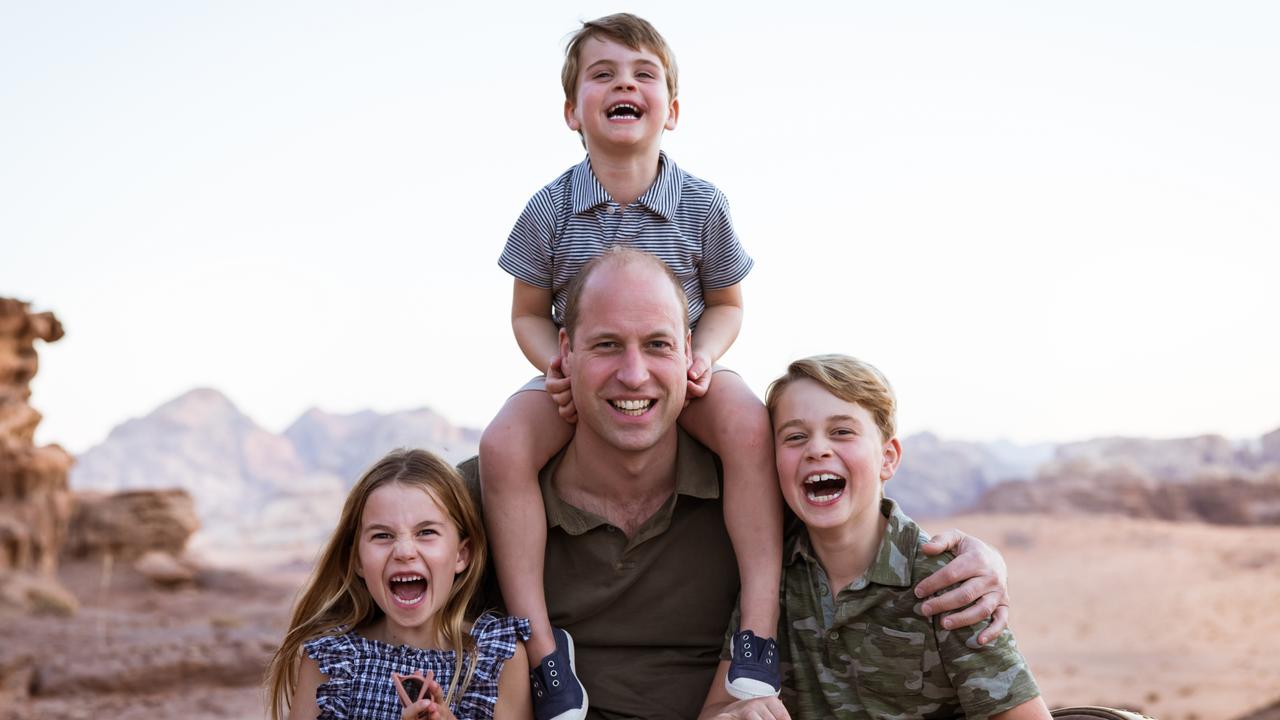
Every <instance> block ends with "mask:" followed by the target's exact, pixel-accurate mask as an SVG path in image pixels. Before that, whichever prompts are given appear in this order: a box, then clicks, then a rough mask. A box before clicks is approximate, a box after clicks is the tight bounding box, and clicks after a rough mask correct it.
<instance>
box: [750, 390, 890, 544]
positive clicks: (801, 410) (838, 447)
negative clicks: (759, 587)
mask: <svg viewBox="0 0 1280 720" xmlns="http://www.w3.org/2000/svg"><path fill="white" fill-rule="evenodd" d="M773 427H774V431H773V438H774V448H775V450H776V455H777V459H778V483H779V486H780V487H781V489H782V497H783V498H784V499H785V500H786V501H787V505H789V506H791V509H792V510H793V511H794V512H795V514H796V515H797V516H799V518H800V519H801V520H802V521H803V522H804V524H805V525H806V526H808V527H809V528H810V529H835V528H841V527H844V526H846V525H847V524H849V523H856V522H861V521H869V520H870V519H871V518H874V517H875V516H876V513H878V512H879V505H880V487H881V485H882V484H883V483H884V481H886V480H888V479H889V478H891V477H893V473H894V470H896V469H897V467H898V458H899V455H900V453H901V449H900V446H899V444H898V440H897V438H891V439H890V440H888V441H885V440H884V439H883V438H881V437H880V429H879V428H878V427H877V426H876V423H875V418H874V417H872V415H871V413H870V412H869V411H868V410H867V409H866V408H864V407H862V406H861V405H859V404H857V403H851V402H846V401H844V400H841V399H840V398H838V397H836V396H835V395H832V394H831V393H830V392H828V391H827V389H826V388H825V387H823V386H822V385H819V384H818V383H816V382H814V381H813V380H808V379H803V380H796V381H794V382H792V383H791V384H790V385H788V386H787V387H786V389H785V390H783V392H782V397H781V398H780V399H779V401H778V404H777V407H776V408H775V409H774V413H773Z"/></svg>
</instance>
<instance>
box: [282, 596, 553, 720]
mask: <svg viewBox="0 0 1280 720" xmlns="http://www.w3.org/2000/svg"><path fill="white" fill-rule="evenodd" d="M471 637H473V638H475V641H476V644H475V652H474V653H468V654H467V665H465V666H464V667H463V677H464V678H465V677H466V671H467V666H469V665H470V663H472V662H474V663H475V664H476V671H475V674H474V675H473V676H472V678H471V685H470V687H468V688H467V691H466V692H465V693H462V694H461V696H460V697H456V698H454V700H453V702H452V703H450V705H449V710H450V711H452V712H453V714H454V715H455V716H457V717H459V718H464V719H465V720H477V719H483V718H492V717H493V708H494V705H495V704H496V703H497V702H498V675H499V674H500V673H501V672H502V664H503V663H504V662H506V661H507V660H508V659H510V658H511V656H512V655H513V654H514V653H515V651H516V640H517V638H518V639H520V640H528V639H529V621H528V620H525V619H524V618H516V617H504V616H501V615H496V614H494V613H485V614H483V615H481V616H480V617H478V618H476V621H475V623H473V624H472V626H471ZM303 647H304V648H305V649H306V653H307V655H308V656H309V657H310V658H311V659H312V660H315V661H316V663H318V664H319V665H320V672H322V673H324V674H325V676H326V677H327V678H328V679H327V680H326V681H325V682H324V683H322V684H321V685H320V687H319V688H317V689H316V704H317V705H318V706H319V707H320V718H319V720H345V719H346V718H375V719H378V718H386V719H387V720H398V718H399V717H400V712H401V710H402V708H401V705H400V696H399V695H397V694H396V687H395V682H394V681H393V680H392V679H391V673H393V672H398V673H400V674H401V675H408V674H410V673H412V672H413V671H415V670H421V671H422V672H423V674H426V672H427V671H428V670H430V671H431V672H433V673H435V678H436V682H438V683H440V686H441V687H442V688H444V690H445V692H448V691H449V683H450V682H451V681H452V680H453V671H454V662H455V655H454V652H453V651H452V650H423V649H421V648H416V647H410V646H408V645H388V644H387V643H384V642H378V641H377V640H370V639H368V638H366V637H364V636H362V635H360V634H359V633H354V632H347V633H344V634H342V635H326V636H324V637H318V638H316V639H314V640H311V641H309V642H307V643H306V644H305V645H304V646H303Z"/></svg>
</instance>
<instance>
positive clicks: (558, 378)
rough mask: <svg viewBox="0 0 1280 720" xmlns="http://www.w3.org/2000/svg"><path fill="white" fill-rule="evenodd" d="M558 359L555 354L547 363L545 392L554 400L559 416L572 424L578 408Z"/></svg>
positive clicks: (574, 421) (576, 417)
mask: <svg viewBox="0 0 1280 720" xmlns="http://www.w3.org/2000/svg"><path fill="white" fill-rule="evenodd" d="M560 361H561V358H560V356H559V355H557V356H555V357H553V358H551V363H550V364H548V365H547V394H549V395H551V399H552V400H555V401H556V407H557V408H559V410H560V417H562V418H564V421H565V422H567V423H569V424H570V425H572V424H574V423H576V422H578V409H577V408H576V407H574V405H573V389H572V388H570V387H569V378H567V377H565V376H564V368H563V367H562V366H561V364H560Z"/></svg>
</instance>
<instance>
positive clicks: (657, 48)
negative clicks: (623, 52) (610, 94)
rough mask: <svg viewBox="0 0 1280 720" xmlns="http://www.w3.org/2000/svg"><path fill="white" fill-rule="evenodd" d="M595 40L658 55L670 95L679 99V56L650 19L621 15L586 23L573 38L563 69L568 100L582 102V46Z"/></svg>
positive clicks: (562, 79)
mask: <svg viewBox="0 0 1280 720" xmlns="http://www.w3.org/2000/svg"><path fill="white" fill-rule="evenodd" d="M593 37H599V38H607V39H609V40H613V41H614V42H617V43H621V44H623V45H626V46H627V47H629V48H631V49H632V50H648V51H649V52H651V53H653V54H654V55H657V56H658V59H659V60H661V61H662V69H663V71H664V74H666V76H667V95H669V96H670V98H671V99H672V100H674V99H675V97H676V91H677V90H678V89H679V83H678V82H676V75H677V70H676V56H675V53H673V52H671V47H670V46H669V45H667V41H666V40H664V39H663V38H662V35H660V34H659V33H658V31H657V30H656V29H654V27H653V26H652V25H650V24H649V21H648V20H645V19H644V18H639V17H636V16H635V15H632V14H631V13H617V14H615V15H606V16H604V17H602V18H597V19H595V20H588V21H586V22H584V23H582V28H581V29H580V30H578V31H577V32H576V33H574V34H573V37H571V38H569V45H568V47H566V48H565V50H564V67H563V68H561V69H560V82H561V83H562V84H563V85H564V99H565V100H567V101H569V103H571V104H575V105H576V104H577V102H578V73H579V72H581V70H582V68H580V67H578V64H579V62H580V60H581V57H582V44H583V43H585V42H586V41H587V40H589V39H591V38H593Z"/></svg>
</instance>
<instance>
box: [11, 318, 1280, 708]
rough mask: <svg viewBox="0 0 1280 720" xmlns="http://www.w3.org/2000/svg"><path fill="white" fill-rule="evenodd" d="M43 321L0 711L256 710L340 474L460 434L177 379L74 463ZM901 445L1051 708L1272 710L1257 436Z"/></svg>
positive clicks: (1275, 535) (15, 504)
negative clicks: (175, 387)
mask: <svg viewBox="0 0 1280 720" xmlns="http://www.w3.org/2000/svg"><path fill="white" fill-rule="evenodd" d="M61 334H62V329H61V326H60V325H59V324H58V322H57V320H56V318H54V317H53V316H52V315H51V314H49V313H33V312H31V310H30V308H29V307H27V306H26V305H25V304H23V303H19V302H17V301H12V300H2V299H0V637H2V638H3V642H0V720H34V719H36V718H54V717H57V718H100V717H109V718H121V719H125V720H127V719H131V718H139V719H140V718H152V717H157V716H172V715H181V716H183V717H188V718H196V719H212V718H257V717H262V716H263V714H264V713H263V697H262V691H261V677H262V673H263V670H264V668H265V665H266V663H267V661H268V659H269V658H270V656H271V654H272V652H273V651H274V650H275V647H276V644H277V643H278V640H279V638H280V637H281V635H282V633H283V629H284V626H285V623H286V621H287V616H288V613H289V610H290V604H291V602H292V599H293V595H294V593H295V592H296V590H297V588H298V587H299V584H300V583H301V582H302V580H303V579H304V577H305V575H306V573H307V571H308V568H309V564H310V562H311V559H312V558H313V556H314V554H315V552H316V550H317V549H318V545H319V542H320V540H321V539H322V538H323V537H324V535H325V533H327V531H328V526H329V523H330V522H331V517H332V515H333V513H334V512H336V503H338V502H340V500H341V497H342V495H343V493H344V492H345V487H346V483H349V482H350V481H351V478H353V477H354V473H355V472H356V471H354V470H353V468H359V467H361V466H362V465H363V464H364V463H367V462H368V461H369V460H370V459H371V457H373V456H374V455H376V454H380V453H381V452H382V451H384V450H385V449H388V448H389V447H394V446H396V445H404V444H418V445H422V446H426V447H429V448H431V449H433V450H435V451H437V452H441V453H443V454H445V455H446V456H448V457H451V458H453V459H457V458H460V457H465V456H466V455H467V454H469V453H470V452H472V451H473V450H474V443H475V440H476V437H477V434H476V432H475V431H474V430H466V429H459V428H454V427H452V426H451V425H449V424H448V422H447V421H446V420H444V419H443V418H441V417H440V416H438V415H436V414H434V413H431V412H430V411H429V410H425V409H421V410H414V411H406V412H403V413H396V414H391V415H379V414H376V413H368V412H366V413H356V414H352V415H331V414H327V413H323V412H322V411H319V410H315V411H311V412H308V413H307V414H305V415H304V416H303V417H301V418H299V419H298V421H297V422H295V423H294V425H293V426H291V427H290V428H289V429H288V430H286V431H285V432H284V433H283V434H280V435H276V434H273V433H269V432H267V431H265V430H263V429H262V428H261V427H259V426H258V425H257V424H256V423H254V422H253V421H252V420H251V419H249V418H247V417H246V416H244V415H243V414H242V413H240V412H239V411H238V410H237V409H236V408H235V407H234V405H232V404H231V403H230V402H229V401H228V400H226V398H225V397H223V396H222V395H221V394H220V393H217V391H215V390H211V389H202V390H195V391H192V392H190V393H186V394H184V395H183V396H182V397H179V398H175V399H174V400H173V401H172V402H170V403H167V404H165V405H164V406H162V407H160V408H157V409H156V411H155V412H153V413H151V414H149V415H148V416H146V417H142V418H137V419H134V420H130V421H128V422H126V423H124V424H123V425H121V426H120V427H119V428H117V430H116V431H113V432H112V433H111V435H110V436H109V437H108V439H107V440H106V441H105V442H104V443H102V444H101V445H99V446H98V447H95V448H93V449H91V450H90V451H88V452H86V453H83V454H82V455H81V456H80V457H79V458H77V459H76V461H77V464H76V465H75V467H74V469H73V468H72V459H71V457H70V456H69V455H67V454H66V453H64V452H63V451H62V450H61V449H60V448H57V447H56V446H47V447H36V446H35V445H34V443H33V437H34V429H35V427H36V425H37V424H38V423H39V421H40V415H39V413H38V412H36V411H35V410H34V409H33V408H32V405H31V403H30V387H29V383H30V380H31V378H32V377H33V376H34V374H35V372H36V370H37V368H38V363H37V355H36V351H35V348H36V342H37V341H43V342H53V341H56V340H57V339H58V338H59V337H60V336H61ZM904 445H905V447H906V450H905V453H904V456H905V458H907V459H906V461H905V464H904V472H903V473H902V474H901V475H900V476H899V477H897V478H895V479H894V480H893V481H892V482H891V483H890V485H889V492H890V494H891V495H894V496H895V497H898V498H899V499H900V501H901V502H902V503H903V505H904V506H906V507H907V509H908V510H909V511H911V512H913V513H915V514H917V515H919V516H921V517H929V519H928V520H926V521H925V522H924V524H925V525H926V527H927V528H929V529H930V530H932V531H939V530H943V529H946V528H948V527H958V528H961V529H963V530H965V531H967V532H970V533H973V534H975V535H977V536H979V537H981V538H983V539H985V540H987V541H988V542H990V543H991V544H993V545H995V546H996V547H997V548H999V549H1000V550H1001V552H1002V553H1003V554H1004V556H1005V558H1006V559H1007V561H1008V564H1009V569H1010V578H1011V579H1010V585H1011V593H1012V597H1013V615H1012V617H1013V627H1014V630H1015V631H1016V633H1017V636H1018V642H1019V644H1020V646H1021V647H1022V649H1023V651H1024V652H1025V653H1026V655H1027V656H1028V658H1029V660H1030V661H1031V663H1032V668H1033V670H1034V672H1035V674H1036V677H1037V679H1038V680H1039V682H1040V685H1041V688H1042V690H1043V692H1044V695H1045V697H1046V699H1047V700H1048V702H1049V704H1050V706H1052V707H1058V706H1066V705H1079V704H1100V705H1110V706H1117V707H1125V708H1130V709H1135V710H1140V711H1141V712H1143V713H1145V714H1147V715H1150V716H1153V717H1158V718H1165V719H1167V720H1218V719H1221V720H1236V719H1240V720H1244V719H1245V718H1248V719H1250V720H1261V719H1263V718H1276V717H1280V663H1276V662H1275V661H1274V658H1273V656H1272V652H1273V648H1272V645H1273V644H1274V643H1275V642H1276V641H1277V640H1280V616H1278V615H1277V614H1276V613H1275V612H1274V606H1275V603H1276V601H1277V600H1280V490H1278V488H1280V480H1278V479H1277V478H1280V475H1277V471H1276V469H1277V466H1280V431H1277V432H1273V433H1270V434H1268V435H1266V436H1264V437H1262V438H1259V439H1257V440H1256V441H1254V442H1250V443H1245V444H1243V445H1240V444H1234V443H1231V442H1230V441H1227V440H1226V439H1223V438H1217V437H1216V436H1204V437H1199V438H1187V439H1182V440H1159V441H1157V440H1143V439H1116V438H1110V439H1103V440H1099V441H1097V442H1090V443H1076V444H1072V445H1064V446H1057V447H1052V448H1046V447H1038V448H1010V447H1007V446H1001V445H990V446H987V445H981V444H974V443H956V442H949V441H947V440H945V439H942V438H938V437H935V436H913V437H910V438H907V439H906V441H905V443H904ZM337 448H341V451H339V450H338V449H337ZM913 463H914V464H913ZM907 468H910V469H909V470H908V469H907Z"/></svg>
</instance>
